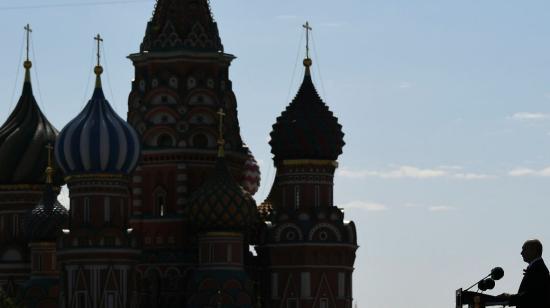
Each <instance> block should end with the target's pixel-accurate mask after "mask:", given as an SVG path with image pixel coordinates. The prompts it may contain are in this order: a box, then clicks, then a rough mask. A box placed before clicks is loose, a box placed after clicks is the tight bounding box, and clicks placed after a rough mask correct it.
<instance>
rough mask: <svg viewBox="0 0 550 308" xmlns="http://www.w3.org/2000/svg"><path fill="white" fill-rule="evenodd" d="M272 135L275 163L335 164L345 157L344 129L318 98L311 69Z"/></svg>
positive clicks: (271, 143)
mask: <svg viewBox="0 0 550 308" xmlns="http://www.w3.org/2000/svg"><path fill="white" fill-rule="evenodd" d="M270 135H271V141H270V142H269V144H270V145H271V153H273V154H274V158H273V159H274V160H275V163H278V162H280V161H282V160H289V159H326V160H336V159H337V158H338V156H339V155H340V154H342V148H343V147H344V144H345V143H344V133H343V132H342V125H340V124H338V119H337V118H336V117H335V116H334V115H333V113H332V112H331V111H330V110H329V109H328V106H327V105H326V104H325V103H324V102H323V101H322V100H321V98H320V97H319V94H317V90H316V89H315V86H314V85H313V81H312V80H311V75H310V73H309V67H307V68H306V74H305V77H304V81H303V82H302V85H301V87H300V90H299V91H298V94H297V95H296V97H295V98H294V100H293V101H292V103H290V105H289V106H288V107H287V108H286V110H285V111H284V112H283V113H282V114H281V116H279V117H278V118H277V122H276V123H275V124H274V125H273V131H272V132H271V134H270Z"/></svg>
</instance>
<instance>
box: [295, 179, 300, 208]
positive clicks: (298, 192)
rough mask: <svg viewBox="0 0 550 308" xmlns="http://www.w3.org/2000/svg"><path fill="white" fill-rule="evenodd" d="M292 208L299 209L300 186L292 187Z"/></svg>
mask: <svg viewBox="0 0 550 308" xmlns="http://www.w3.org/2000/svg"><path fill="white" fill-rule="evenodd" d="M294 208H295V209H299V208H300V186H298V185H296V186H294Z"/></svg>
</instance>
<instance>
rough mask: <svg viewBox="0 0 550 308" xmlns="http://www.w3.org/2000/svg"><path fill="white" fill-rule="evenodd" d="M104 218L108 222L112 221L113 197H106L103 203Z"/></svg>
mask: <svg viewBox="0 0 550 308" xmlns="http://www.w3.org/2000/svg"><path fill="white" fill-rule="evenodd" d="M103 219H104V220H105V222H106V223H110V222H111V199H110V198H109V197H105V202H104V203H103Z"/></svg>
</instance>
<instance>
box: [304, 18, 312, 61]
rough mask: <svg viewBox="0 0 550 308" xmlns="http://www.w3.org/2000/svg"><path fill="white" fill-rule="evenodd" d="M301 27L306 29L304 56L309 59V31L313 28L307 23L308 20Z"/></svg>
mask: <svg viewBox="0 0 550 308" xmlns="http://www.w3.org/2000/svg"><path fill="white" fill-rule="evenodd" d="M302 27H304V28H305V29H306V58H307V59H309V32H310V31H313V28H312V27H311V26H310V25H309V21H306V24H305V25H303V26H302Z"/></svg>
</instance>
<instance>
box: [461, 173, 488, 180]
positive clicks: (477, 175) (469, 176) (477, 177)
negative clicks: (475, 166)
mask: <svg viewBox="0 0 550 308" xmlns="http://www.w3.org/2000/svg"><path fill="white" fill-rule="evenodd" d="M453 177H454V178H456V179H461V180H486V179H493V178H495V176H494V175H488V174H480V173H455V174H453Z"/></svg>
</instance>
